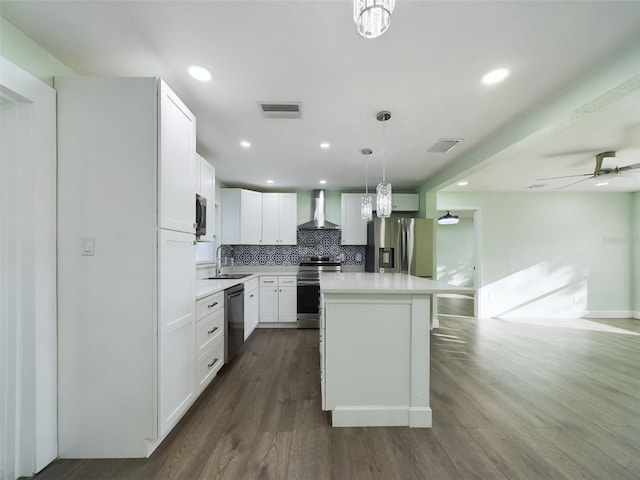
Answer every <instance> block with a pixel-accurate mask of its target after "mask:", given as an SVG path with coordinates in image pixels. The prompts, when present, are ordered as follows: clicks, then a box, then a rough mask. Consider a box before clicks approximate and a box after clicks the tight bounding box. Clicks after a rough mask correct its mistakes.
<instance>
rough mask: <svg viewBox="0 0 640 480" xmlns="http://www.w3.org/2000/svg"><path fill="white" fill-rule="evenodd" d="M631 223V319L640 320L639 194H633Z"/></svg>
mask: <svg viewBox="0 0 640 480" xmlns="http://www.w3.org/2000/svg"><path fill="white" fill-rule="evenodd" d="M631 222H632V228H633V233H632V235H631V242H632V249H633V283H632V287H633V311H634V314H633V317H634V318H637V319H639V320H640V192H636V193H634V194H633V210H632V215H631Z"/></svg>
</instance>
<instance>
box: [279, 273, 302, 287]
mask: <svg viewBox="0 0 640 480" xmlns="http://www.w3.org/2000/svg"><path fill="white" fill-rule="evenodd" d="M297 281H298V280H297V279H296V276H295V275H282V276H280V277H278V286H280V287H295V286H296V283H297Z"/></svg>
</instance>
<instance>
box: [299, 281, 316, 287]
mask: <svg viewBox="0 0 640 480" xmlns="http://www.w3.org/2000/svg"><path fill="white" fill-rule="evenodd" d="M298 286H299V287H315V286H318V287H319V286H320V282H318V281H313V280H298Z"/></svg>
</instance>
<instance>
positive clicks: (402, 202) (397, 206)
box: [373, 193, 420, 212]
mask: <svg viewBox="0 0 640 480" xmlns="http://www.w3.org/2000/svg"><path fill="white" fill-rule="evenodd" d="M391 208H392V210H393V211H395V212H417V211H418V210H420V195H418V194H417V193H394V194H392V195H391ZM373 210H374V211H375V210H376V197H375V194H374V195H373Z"/></svg>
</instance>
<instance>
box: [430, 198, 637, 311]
mask: <svg viewBox="0 0 640 480" xmlns="http://www.w3.org/2000/svg"><path fill="white" fill-rule="evenodd" d="M449 208H451V209H452V210H453V209H455V208H477V209H478V210H479V211H480V238H479V242H480V255H479V256H480V259H479V263H480V279H479V285H480V286H481V287H482V291H481V294H480V302H481V311H480V314H479V315H480V316H485V317H486V316H535V315H539V316H545V317H547V316H563V315H564V316H576V314H579V315H580V314H591V315H593V316H609V317H616V316H622V317H628V316H630V315H631V314H632V311H634V310H637V297H638V294H637V293H635V290H637V288H636V287H637V285H638V284H637V277H638V266H637V258H638V257H637V252H638V246H637V243H634V242H631V241H630V239H631V238H632V236H633V231H634V230H633V229H635V232H636V234H635V235H636V237H635V238H637V233H638V225H637V224H638V220H637V217H638V215H637V212H638V211H640V210H638V208H639V205H638V194H629V193H455V192H440V193H439V194H438V209H449ZM632 218H634V219H633V220H632ZM632 243H633V245H634V248H635V252H636V256H635V258H634V253H633V249H632ZM634 262H635V267H633V266H632V265H633V264H634ZM634 282H635V283H634ZM634 305H635V307H634Z"/></svg>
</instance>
